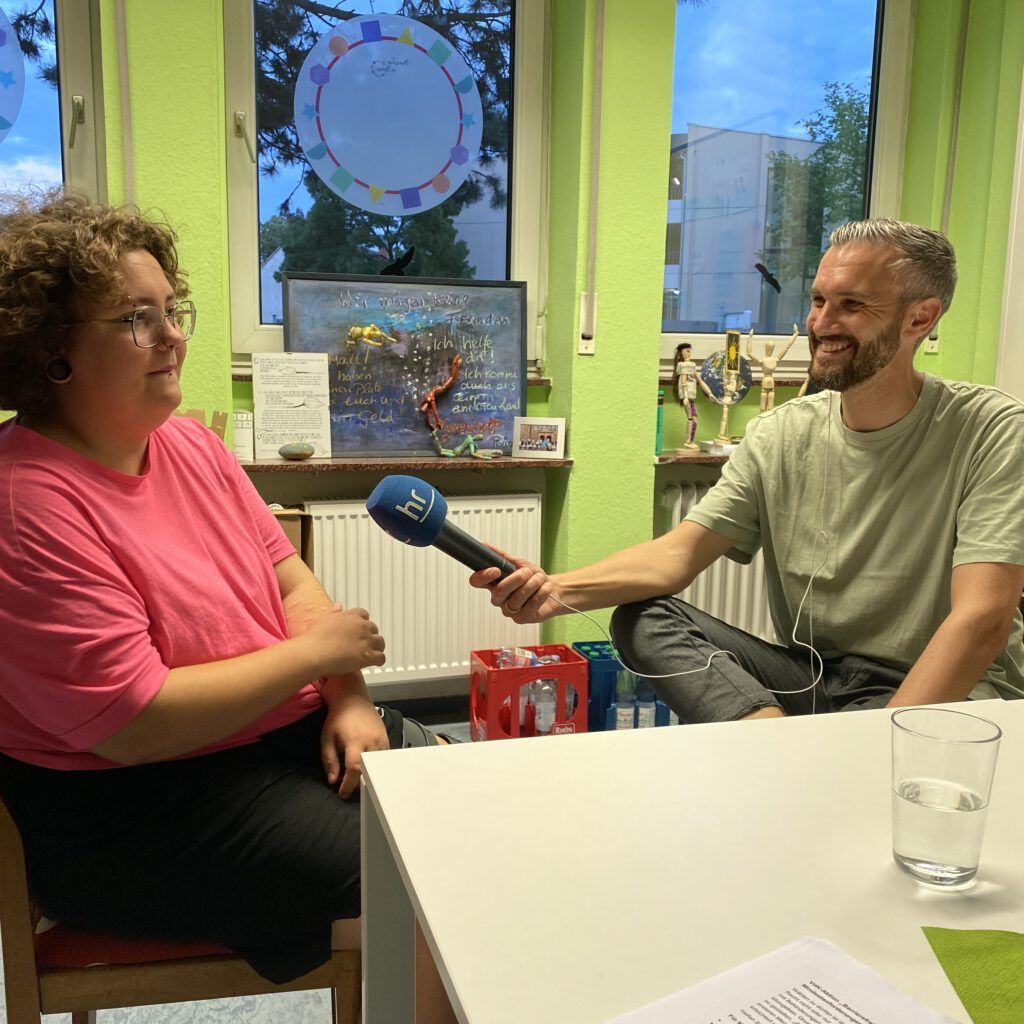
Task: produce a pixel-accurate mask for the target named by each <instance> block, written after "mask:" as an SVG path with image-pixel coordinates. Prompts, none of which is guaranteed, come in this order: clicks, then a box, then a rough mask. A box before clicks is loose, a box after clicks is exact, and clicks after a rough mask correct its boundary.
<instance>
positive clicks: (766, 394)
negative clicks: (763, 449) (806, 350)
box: [747, 324, 800, 412]
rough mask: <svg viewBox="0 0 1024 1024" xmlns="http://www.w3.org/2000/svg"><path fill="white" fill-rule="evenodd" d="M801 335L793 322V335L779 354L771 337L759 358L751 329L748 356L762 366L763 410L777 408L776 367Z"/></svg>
mask: <svg viewBox="0 0 1024 1024" xmlns="http://www.w3.org/2000/svg"><path fill="white" fill-rule="evenodd" d="M799 336H800V329H799V327H797V325H796V324H793V336H792V337H791V338H790V339H789V341H787V342H786V344H785V346H784V347H783V349H782V351H781V352H780V353H779V354H778V355H775V342H774V341H773V340H772V339H771V338H765V340H764V355H763V356H762V357H761V358H760V359H758V358H757V356H755V355H754V332H753V331H751V332H750V333H749V334H748V335H747V358H748V359H749V360H750V361H751V362H752V363H754V364H755V365H757V366H760V367H761V412H767V411H768V410H769V409H774V408H775V368H776V367H777V366H778V365H779V363H780V362H781V361H782V360H783V359H785V358H786V353H787V352H788V351H789V350H790V349H791V348H792V347H793V343H794V342H795V341H796V339H797V338H798V337H799Z"/></svg>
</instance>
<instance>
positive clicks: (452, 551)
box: [434, 519, 516, 579]
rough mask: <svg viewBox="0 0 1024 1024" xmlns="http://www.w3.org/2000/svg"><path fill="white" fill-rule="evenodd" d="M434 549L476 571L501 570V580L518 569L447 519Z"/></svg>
mask: <svg viewBox="0 0 1024 1024" xmlns="http://www.w3.org/2000/svg"><path fill="white" fill-rule="evenodd" d="M434 547H436V548H438V549H440V550H441V551H443V552H444V553H445V554H446V555H450V556H451V557H452V558H454V559H455V560H456V561H457V562H461V563H462V564H463V565H465V566H468V567H469V568H470V569H473V570H474V571H475V570H477V569H490V568H491V567H492V566H494V567H495V568H498V569H500V570H501V576H499V577H498V578H499V579H504V578H505V577H506V576H508V574H509V573H512V572H515V569H516V567H515V566H514V565H513V564H512V563H511V562H510V561H508V560H507V559H505V558H502V557H501V555H499V554H498V553H497V551H492V550H491V548H489V547H487V545H486V544H481V543H480V541H478V540H477V539H476V538H475V537H471V536H470V535H469V534H468V533H466V531H465V530H463V529H461V528H460V527H458V526H456V525H455V524H454V523H452V522H450V521H449V520H447V519H446V520H445V521H444V525H443V526H442V527H441V532H440V533H439V534H438V535H437V539H436V540H435V541H434Z"/></svg>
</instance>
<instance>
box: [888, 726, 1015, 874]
mask: <svg viewBox="0 0 1024 1024" xmlns="http://www.w3.org/2000/svg"><path fill="white" fill-rule="evenodd" d="M1001 736H1002V730H1001V729H1000V728H999V726H997V725H996V724H995V723H994V722H990V721H988V719H986V718H979V717H978V716H977V715H969V714H967V713H966V712H963V711H953V710H950V709H947V708H901V709H900V710H899V711H896V712H894V713H893V716H892V853H893V858H894V859H895V861H896V863H897V864H898V865H899V866H900V867H901V868H902V869H903V870H904V871H906V872H907V874H908V875H910V876H911V877H912V878H915V879H917V881H919V882H923V883H925V884H927V885H933V886H939V887H941V888H958V887H962V886H965V885H967V884H969V883H970V882H971V881H972V879H973V878H974V876H975V875H976V874H977V871H978V860H979V858H980V855H981V841H982V837H983V836H984V833H985V818H986V815H987V814H988V801H989V794H990V792H991V789H992V778H993V775H994V774H995V768H996V757H997V755H998V753H999V739H1000V737H1001Z"/></svg>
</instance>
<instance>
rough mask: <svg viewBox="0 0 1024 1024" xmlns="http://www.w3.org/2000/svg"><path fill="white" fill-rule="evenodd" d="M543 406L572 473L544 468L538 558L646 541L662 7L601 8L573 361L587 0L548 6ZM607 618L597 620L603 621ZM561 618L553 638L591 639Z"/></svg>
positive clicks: (659, 200)
mask: <svg viewBox="0 0 1024 1024" xmlns="http://www.w3.org/2000/svg"><path fill="white" fill-rule="evenodd" d="M553 7H554V10H553V15H552V49H553V52H554V53H555V54H557V59H556V60H555V61H554V62H553V68H552V97H551V115H552V116H551V123H552V125H553V130H552V139H551V154H550V160H551V166H550V179H551V200H550V207H551V211H552V213H551V221H550V235H549V265H550V267H551V272H550V275H549V280H548V288H549V291H548V310H549V312H548V326H547V331H546V334H547V357H548V358H547V368H546V372H547V373H548V374H549V375H550V376H551V378H552V380H553V386H552V389H551V396H550V399H549V403H548V404H549V410H550V413H551V414H552V415H554V416H566V417H568V418H569V420H570V423H569V431H568V446H569V447H568V454H569V455H571V457H572V458H573V459H574V460H575V466H574V467H573V469H572V471H571V472H570V473H569V474H564V473H557V474H556V473H549V481H548V500H547V503H546V506H545V520H546V528H545V534H546V537H545V561H546V564H547V565H548V566H549V567H551V568H552V569H558V568H565V567H567V566H575V565H581V564H585V563H587V562H591V561H594V560H595V559H598V558H601V557H603V556H604V555H607V554H610V553H611V552H612V551H614V550H617V549H618V548H620V547H623V546H625V545H628V544H632V543H636V542H639V541H642V540H647V539H648V538H649V537H650V522H651V495H652V493H653V484H654V466H653V455H654V435H655V422H656V416H657V390H658V385H657V380H658V337H659V333H660V329H661V288H662V284H661V282H662V276H663V266H662V264H663V252H664V237H665V187H666V185H665V183H666V182H667V180H668V151H667V147H665V146H663V145H652V144H651V143H652V142H653V140H657V139H661V140H664V139H667V138H668V135H669V130H670V122H671V93H672V60H673V52H672V35H673V25H674V18H675V7H674V5H673V4H666V3H663V2H662V0H607V3H606V5H605V25H604V34H603V41H604V46H603V87H602V90H601V114H600V117H601V121H600V140H601V148H600V172H599V179H598V196H599V213H598V225H597V226H598V235H597V280H596V288H595V291H596V294H597V322H596V331H595V339H594V341H595V354H594V355H593V356H580V355H577V354H576V342H577V338H578V336H579V323H578V299H577V297H578V295H579V293H580V292H581V291H583V290H585V288H586V272H587V250H588V230H589V207H588V196H589V190H590V180H591V139H592V137H593V127H594V126H593V124H592V116H593V109H594V90H593V75H594V67H593V63H594V53H595V46H594V39H595V24H594V22H595V16H596V7H597V5H596V3H595V2H594V0H559V2H558V3H556V4H554V5H553ZM606 617H607V616H604V618H606ZM599 635H600V634H599V633H598V631H597V628H596V627H595V626H593V625H592V624H590V623H588V622H587V621H586V620H583V619H579V618H578V617H561V618H558V619H556V620H554V621H553V622H552V623H551V624H550V625H549V626H548V628H547V633H546V636H547V637H549V638H550V639H552V640H555V641H560V640H561V641H564V640H579V639H588V638H596V637H598V636H599Z"/></svg>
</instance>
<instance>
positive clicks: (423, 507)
mask: <svg viewBox="0 0 1024 1024" xmlns="http://www.w3.org/2000/svg"><path fill="white" fill-rule="evenodd" d="M409 493H410V494H411V495H412V497H411V498H410V499H409V500H408V501H407V502H406V503H405V504H404V505H396V506H395V511H396V512H401V513H402V514H403V515H406V516H408V517H409V518H410V519H412V520H413V521H414V522H417V523H422V522H423V520H424V519H426V518H427V516H428V515H429V514H430V510H431V509H432V508H433V507H434V494H435V493H436V492H435V491H431V492H430V504H429V505H427V499H426V498H421V497H420V496H419V495H418V494H417V493H416V491H415V490H414V489H413V488H410V489H409Z"/></svg>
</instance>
